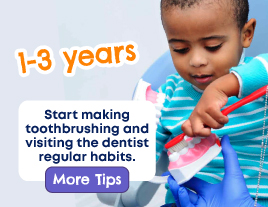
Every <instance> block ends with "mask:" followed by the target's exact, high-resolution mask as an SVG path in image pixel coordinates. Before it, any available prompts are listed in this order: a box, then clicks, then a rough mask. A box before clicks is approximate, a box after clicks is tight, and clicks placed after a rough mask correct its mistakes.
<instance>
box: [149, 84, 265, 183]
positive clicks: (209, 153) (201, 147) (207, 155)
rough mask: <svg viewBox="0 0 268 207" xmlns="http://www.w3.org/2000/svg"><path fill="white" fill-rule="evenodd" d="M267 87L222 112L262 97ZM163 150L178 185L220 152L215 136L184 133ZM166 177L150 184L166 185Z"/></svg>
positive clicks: (229, 111)
mask: <svg viewBox="0 0 268 207" xmlns="http://www.w3.org/2000/svg"><path fill="white" fill-rule="evenodd" d="M266 91H267V86H264V87H262V88H260V89H259V90H257V91H255V92H254V93H252V94H250V95H249V96H247V97H245V98H243V99H241V100H240V101H238V102H237V103H235V104H233V105H231V106H229V107H227V108H226V109H224V110H223V111H222V114H223V115H225V116H226V115H228V114H229V113H231V112H232V111H234V110H235V109H237V108H239V107H241V106H243V105H245V104H247V103H249V102H251V101H253V100H255V99H257V98H260V97H261V96H264V95H265V94H266ZM165 148H166V149H168V156H169V161H170V162H169V167H168V169H169V171H170V173H171V175H172V176H173V177H174V179H175V180H176V181H177V183H178V184H183V183H185V182H186V181H188V180H190V179H191V178H192V177H193V176H194V175H195V174H196V173H198V172H199V171H200V170H201V169H202V168H203V167H204V166H206V165H207V164H208V163H209V162H210V161H211V160H212V159H213V158H214V157H216V156H217V155H218V154H219V153H220V151H221V144H220V141H219V138H218V137H217V135H216V134H211V135H210V136H209V137H195V138H191V137H187V136H186V135H185V134H184V133H183V134H180V135H178V136H177V137H175V138H173V139H172V140H171V141H169V142H168V143H167V144H166V145H165ZM167 178H168V176H164V177H160V176H155V177H154V178H153V179H152V180H151V181H150V182H153V183H158V184H159V183H166V182H167Z"/></svg>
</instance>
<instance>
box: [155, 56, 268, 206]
mask: <svg viewBox="0 0 268 207" xmlns="http://www.w3.org/2000/svg"><path fill="white" fill-rule="evenodd" d="M230 71H232V72H234V74H235V75H236V76H237V77H238V79H239V83H240V92H239V98H243V97H245V96H247V95H249V94H251V93H252V92H254V91H255V90H257V89H259V88H261V87H262V86H265V85H268V72H267V71H268V54H262V55H259V56H257V57H255V58H250V57H246V58H245V61H244V63H242V64H240V65H239V66H237V67H233V68H232V69H231V70H230ZM158 91H159V92H162V93H165V95H166V100H165V103H164V108H163V109H162V116H161V119H160V124H159V125H158V127H157V131H156V159H157V160H158V158H159V156H160V154H161V152H162V151H163V149H164V145H165V144H166V143H167V142H168V141H169V140H171V139H172V138H174V137H175V136H177V135H179V134H181V133H183V132H182V130H181V125H182V124H183V123H184V122H185V121H186V120H187V119H188V117H189V116H190V115H191V113H192V111H193V109H194V107H195V106H196V104H197V102H198V101H199V99H200V98H201V95H202V91H200V90H198V89H196V88H194V87H193V86H192V85H191V84H190V83H188V82H187V81H185V80H184V79H183V78H182V77H180V76H179V74H178V73H176V74H173V75H170V76H169V77H167V79H166V83H165V84H164V85H162V86H161V87H160V88H159V90H158ZM237 101H239V99H238V98H237V97H230V98H229V99H228V102H227V104H226V106H225V107H224V108H226V107H228V106H230V105H232V104H233V103H235V102H237ZM264 107H265V97H261V98H259V99H257V100H255V101H253V102H251V103H249V104H246V105H245V106H242V107H240V108H239V109H237V110H235V111H234V112H232V113H230V114H229V115H228V118H229V122H228V123H227V124H226V125H225V126H224V127H223V128H221V129H217V130H212V133H216V134H217V135H218V136H219V137H222V136H223V135H225V134H228V135H229V137H230V142H231V144H232V146H233V148H234V149H235V151H236V152H237V155H238V160H239V163H240V167H241V170H242V171H243V174H244V177H245V180H246V184H247V187H248V189H249V192H250V194H251V196H252V197H255V195H256V188H257V183H258V174H259V165H260V154H261V142H262V138H263V137H262V134H263V121H264ZM267 116H268V114H267ZM266 118H267V117H266ZM266 122H268V121H266ZM266 128H267V129H268V123H266ZM266 134H267V132H266ZM267 154H268V150H267V152H266V155H267ZM267 157H268V156H266V158H265V160H264V164H263V171H262V178H261V182H260V189H259V196H258V198H259V200H260V203H261V200H262V199H263V200H266V199H268V159H267ZM223 176H224V164H223V156H222V154H221V153H220V154H219V155H218V156H217V157H216V158H215V159H214V160H212V161H211V162H210V163H209V164H208V165H207V166H206V167H204V168H203V169H202V170H201V171H200V172H199V173H198V174H197V175H196V177H199V178H201V179H203V180H206V181H207V182H210V183H218V182H220V181H221V180H222V179H223Z"/></svg>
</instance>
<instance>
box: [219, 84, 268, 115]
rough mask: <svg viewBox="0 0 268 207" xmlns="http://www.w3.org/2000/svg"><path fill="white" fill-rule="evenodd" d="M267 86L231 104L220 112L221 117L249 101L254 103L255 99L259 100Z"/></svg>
mask: <svg viewBox="0 0 268 207" xmlns="http://www.w3.org/2000/svg"><path fill="white" fill-rule="evenodd" d="M267 87H268V85H267V86H263V87H262V88H260V89H258V90H257V91H255V92H253V93H252V94H250V95H248V96H246V97H245V98H243V99H241V100H240V101H238V102H236V103H235V104H232V105H231V106H229V107H227V108H226V109H224V110H222V112H221V113H222V114H223V115H225V116H226V115H227V114H229V113H231V112H232V111H234V110H235V109H237V108H239V107H241V106H243V105H245V104H247V103H250V102H251V101H254V100H255V99H257V98H260V97H262V96H264V95H265V94H266V90H267Z"/></svg>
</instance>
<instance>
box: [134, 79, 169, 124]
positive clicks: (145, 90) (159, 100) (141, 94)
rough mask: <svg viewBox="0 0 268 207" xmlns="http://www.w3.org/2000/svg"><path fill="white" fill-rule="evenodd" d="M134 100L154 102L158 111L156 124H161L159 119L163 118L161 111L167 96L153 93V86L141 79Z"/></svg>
mask: <svg viewBox="0 0 268 207" xmlns="http://www.w3.org/2000/svg"><path fill="white" fill-rule="evenodd" d="M133 100H134V101H150V102H152V103H153V104H154V106H155V109H156V124H158V123H159V118H160V117H161V110H162V108H163V104H164V102H165V94H163V93H157V92H156V91H153V90H152V88H151V84H149V83H147V82H145V81H143V80H142V79H140V81H139V82H138V84H137V87H136V91H135V93H134V96H133Z"/></svg>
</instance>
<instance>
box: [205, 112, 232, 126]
mask: <svg viewBox="0 0 268 207" xmlns="http://www.w3.org/2000/svg"><path fill="white" fill-rule="evenodd" d="M207 113H208V114H209V115H210V116H211V117H212V118H213V119H214V120H215V121H217V122H218V123H219V124H221V125H224V124H226V123H228V121H229V119H228V117H227V116H224V115H223V114H222V113H221V111H220V110H219V109H217V108H211V109H210V110H208V111H207Z"/></svg>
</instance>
